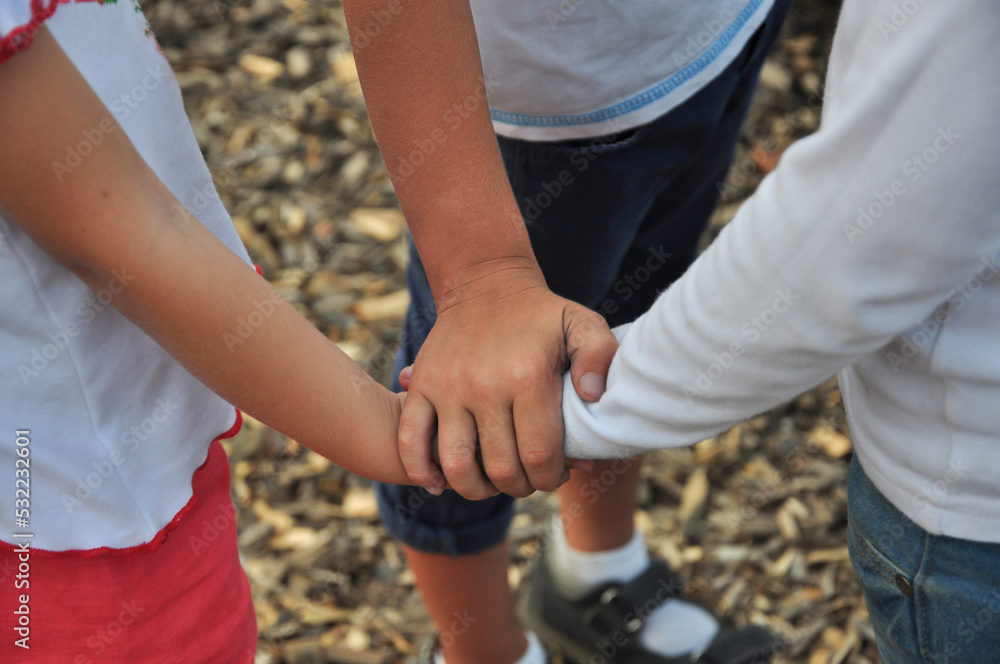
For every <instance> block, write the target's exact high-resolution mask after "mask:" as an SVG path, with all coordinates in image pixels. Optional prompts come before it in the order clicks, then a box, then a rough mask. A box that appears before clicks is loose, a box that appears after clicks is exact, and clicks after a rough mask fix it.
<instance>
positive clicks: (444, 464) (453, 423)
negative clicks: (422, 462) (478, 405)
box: [438, 408, 498, 500]
mask: <svg viewBox="0 0 1000 664" xmlns="http://www.w3.org/2000/svg"><path fill="white" fill-rule="evenodd" d="M478 437H479V436H478V432H477V431H476V420H475V419H474V418H473V417H472V414H471V413H470V412H469V411H467V410H464V409H462V408H453V409H450V410H448V411H439V412H438V455H439V456H440V458H441V470H443V471H444V474H445V477H447V478H448V484H449V485H450V486H451V488H452V489H454V490H455V491H457V492H458V493H459V494H460V495H461V496H463V497H465V498H468V499H469V500H482V499H484V498H489V497H490V496H493V495H496V494H497V493H498V492H497V488H496V487H495V486H494V485H493V484H492V483H491V482H490V481H489V479H488V478H487V477H486V475H484V474H483V471H482V468H481V467H480V465H479V458H478V456H477V453H478Z"/></svg>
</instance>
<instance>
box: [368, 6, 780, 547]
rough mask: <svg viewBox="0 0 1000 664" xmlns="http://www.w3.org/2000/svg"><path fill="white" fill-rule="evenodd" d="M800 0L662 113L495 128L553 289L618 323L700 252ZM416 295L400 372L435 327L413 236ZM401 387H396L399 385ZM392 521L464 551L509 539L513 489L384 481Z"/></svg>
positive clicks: (385, 509)
mask: <svg viewBox="0 0 1000 664" xmlns="http://www.w3.org/2000/svg"><path fill="white" fill-rule="evenodd" d="M790 4H791V0H777V2H776V3H775V6H774V8H773V9H772V10H771V12H770V15H769V16H768V18H767V19H766V20H765V22H764V24H763V25H762V26H761V28H760V29H759V30H758V31H757V32H756V33H755V34H754V36H753V38H751V39H750V40H749V42H748V43H747V45H746V47H745V48H744V49H743V52H742V53H741V54H740V55H739V56H737V57H736V58H735V59H734V61H733V62H732V63H731V64H730V65H729V67H728V68H727V69H726V70H724V71H723V72H722V73H720V74H719V76H717V77H716V78H715V79H713V80H712V81H711V82H710V83H708V84H707V85H706V86H705V87H703V88H702V89H701V90H700V91H699V92H698V93H696V94H695V95H694V96H692V97H691V98H690V99H688V100H687V101H686V102H684V103H683V104H681V105H680V106H678V107H676V108H675V109H673V110H672V111H670V112H669V113H667V114H665V115H664V116H662V117H660V118H659V119H657V120H655V121H653V122H651V123H649V124H647V125H643V126H641V127H638V128H636V129H631V130H628V131H625V132H622V133H620V134H614V135H611V136H603V137H598V138H594V139H580V140H572V141H559V142H550V143H534V142H527V141H518V140H512V139H508V138H504V137H498V139H497V140H498V141H499V143H500V151H501V154H502V156H503V160H504V164H505V166H506V169H507V175H508V177H509V179H510V183H511V187H512V189H513V191H514V195H515V197H516V199H517V201H518V204H519V205H520V207H521V214H522V216H523V217H524V219H525V223H526V225H527V229H528V235H529V236H530V238H531V244H532V247H533V248H534V251H535V256H536V257H537V258H538V262H539V265H540V266H541V268H542V273H543V274H544V275H545V280H546V282H547V284H548V286H549V288H550V289H552V291H553V292H555V293H557V294H559V295H561V296H563V297H566V298H568V299H571V300H574V301H576V302H579V303H581V304H584V305H586V306H588V307H591V308H592V309H594V310H596V311H598V312H600V313H601V314H603V315H604V317H605V318H607V320H608V323H609V324H611V325H612V326H615V325H619V324H621V323H627V322H629V321H632V320H634V319H635V318H637V317H638V316H639V315H640V314H642V313H644V312H645V311H646V310H647V309H649V307H650V306H651V305H652V304H653V301H654V300H655V299H656V297H657V295H659V294H660V293H661V292H662V291H663V290H665V289H666V288H667V287H668V286H669V285H670V284H671V283H672V282H673V281H674V280H675V279H677V277H679V276H681V274H683V273H684V271H685V270H686V269H687V268H688V266H689V265H690V264H691V261H693V260H694V258H695V255H696V252H697V245H698V239H699V237H700V236H701V233H702V231H703V230H704V228H705V225H706V223H707V221H708V218H709V216H710V215H711V213H712V210H713V209H714V208H715V203H716V200H717V198H718V192H719V187H720V185H721V183H722V182H724V181H725V177H726V173H727V171H728V169H729V164H730V161H731V160H732V154H733V149H734V147H735V145H736V141H737V139H738V138H739V132H740V127H741V126H742V124H743V119H744V117H745V116H746V112H747V109H748V108H749V106H750V101H751V99H752V97H753V91H754V88H755V86H756V82H757V77H758V74H759V72H760V68H761V67H762V66H763V64H764V60H765V58H766V56H767V54H768V52H769V51H770V50H771V46H772V45H773V44H774V41H775V39H776V38H777V36H778V33H779V31H780V29H781V24H782V22H783V21H784V17H785V14H786V13H787V11H788V7H789V5H790ZM407 286H408V288H409V290H410V295H411V302H410V309H409V311H408V312H407V316H406V320H405V321H404V325H403V333H402V342H401V348H400V352H399V356H398V357H397V361H396V367H395V369H394V371H393V376H394V380H395V376H398V374H399V371H400V370H401V369H402V368H403V367H405V366H407V365H409V364H412V363H413V360H414V358H416V355H417V351H418V350H419V348H420V346H421V344H422V343H423V342H424V339H426V338H427V334H428V332H429V331H430V328H431V326H432V325H433V324H434V318H435V314H434V301H433V298H432V296H431V290H430V287H429V285H428V283H427V275H426V274H425V273H424V270H423V266H422V264H421V263H420V257H419V256H418V255H417V252H416V250H415V249H414V247H413V244H412V243H411V244H410V265H409V267H408V268H407ZM394 388H395V389H397V390H398V389H399V385H398V384H396V385H395V386H394ZM377 493H378V501H379V512H380V515H381V518H382V523H383V525H384V526H385V528H386V529H387V530H388V531H389V532H390V533H391V534H392V535H393V536H394V537H396V538H397V539H399V540H401V541H402V542H404V543H405V544H407V545H408V546H411V547H413V548H415V549H418V550H421V551H426V552H431V553H448V554H451V555H455V556H460V555H466V554H472V553H477V552H479V551H483V550H485V549H488V548H490V547H492V546H494V545H496V544H498V543H499V542H501V541H502V540H503V539H504V537H505V536H506V533H507V527H508V525H509V524H510V520H511V518H512V516H513V498H511V497H510V496H506V495H499V496H494V497H493V498H490V499H487V500H484V501H479V502H472V501H468V500H466V499H464V498H462V497H461V496H459V495H458V494H456V493H454V492H452V491H446V492H445V493H444V494H443V495H441V496H439V497H435V496H432V495H431V494H429V493H427V492H426V491H424V490H423V489H419V488H415V487H405V486H397V485H385V484H383V485H379V487H378V492H377Z"/></svg>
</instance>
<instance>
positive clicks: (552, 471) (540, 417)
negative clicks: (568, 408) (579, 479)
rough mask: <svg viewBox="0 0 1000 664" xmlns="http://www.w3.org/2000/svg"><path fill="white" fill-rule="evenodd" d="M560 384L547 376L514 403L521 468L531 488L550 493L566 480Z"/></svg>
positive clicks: (553, 377) (515, 427)
mask: <svg viewBox="0 0 1000 664" xmlns="http://www.w3.org/2000/svg"><path fill="white" fill-rule="evenodd" d="M561 403H562V389H561V381H560V380H559V378H558V376H555V375H553V376H551V377H550V378H548V379H545V380H542V381H540V382H538V383H536V384H535V385H533V386H531V387H529V388H527V389H526V390H525V391H524V392H523V394H521V395H519V396H518V397H517V398H516V400H515V401H514V430H515V432H516V436H517V445H518V450H519V453H520V456H521V465H522V466H524V470H525V472H527V473H528V481H529V482H530V483H531V486H533V487H534V488H536V489H538V490H540V491H552V490H554V489H556V488H558V487H559V486H560V485H561V484H563V483H564V482H565V481H566V480H568V479H569V471H568V470H566V467H565V459H564V457H563V427H562V411H561V408H560V405H561Z"/></svg>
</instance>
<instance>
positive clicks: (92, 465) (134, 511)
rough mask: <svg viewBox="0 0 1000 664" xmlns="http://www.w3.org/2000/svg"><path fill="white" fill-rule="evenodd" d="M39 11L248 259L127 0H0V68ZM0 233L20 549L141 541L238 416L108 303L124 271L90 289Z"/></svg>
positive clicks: (0, 363) (124, 126)
mask: <svg viewBox="0 0 1000 664" xmlns="http://www.w3.org/2000/svg"><path fill="white" fill-rule="evenodd" d="M57 6H58V9H56V7H57ZM51 10H56V11H55V14H54V15H53V16H52V17H51V18H49V19H48V20H46V21H45V26H46V27H47V28H48V30H49V31H50V32H51V33H52V35H53V36H54V37H55V39H56V41H57V42H58V43H59V45H60V47H61V48H62V49H63V51H65V52H66V54H67V55H68V56H69V58H70V59H71V60H72V62H73V64H74V65H75V66H76V68H77V69H78V70H79V71H80V73H81V74H82V75H83V77H84V78H85V79H86V81H87V82H88V83H89V84H90V86H91V88H93V90H94V92H95V93H96V94H97V95H98V97H99V98H100V99H101V101H103V102H104V105H105V106H106V107H107V109H108V118H114V119H115V120H116V121H117V122H118V124H119V125H120V126H121V130H124V131H125V133H126V134H127V135H128V138H129V140H131V142H132V144H133V145H134V146H135V148H136V150H137V151H138V152H139V154H140V155H141V156H142V157H143V158H144V159H145V161H146V163H147V164H148V165H149V166H150V168H152V170H153V171H154V172H155V173H156V175H157V176H158V177H159V178H160V180H162V181H163V183H164V184H165V185H166V186H167V188H168V189H169V190H170V191H171V193H173V195H174V196H175V197H176V198H177V199H178V200H179V201H181V202H182V203H183V204H184V205H185V206H186V207H187V208H188V210H189V211H191V213H192V214H193V215H194V216H195V217H197V218H198V219H199V220H200V221H201V222H202V223H203V224H204V225H205V226H206V227H208V229H209V230H210V231H212V232H213V233H214V234H215V235H216V236H218V237H219V238H220V239H221V240H222V241H223V242H224V243H225V244H226V245H227V246H228V247H229V248H230V249H232V250H233V251H234V252H235V253H236V254H237V255H239V256H240V257H241V258H243V259H244V260H246V261H247V262H248V263H249V258H248V256H247V254H246V251H245V250H244V249H243V246H242V244H241V243H240V240H239V236H238V235H237V233H236V231H235V229H234V227H233V223H232V220H231V219H230V217H229V215H228V214H227V212H226V210H225V209H224V208H223V206H222V203H221V201H220V200H219V197H218V195H217V193H216V191H215V188H214V186H213V184H212V176H211V174H210V173H209V171H208V168H207V166H206V165H205V162H204V159H203V158H202V155H201V151H200V149H199V147H198V143H197V141H196V140H195V137H194V134H193V132H192V131H191V125H190V123H189V122H188V119H187V116H186V115H185V112H184V107H183V105H182V103H181V95H180V88H179V87H178V85H177V80H176V79H175V78H174V75H173V72H172V71H171V69H170V65H169V64H168V63H167V61H166V59H165V58H164V56H163V54H162V53H161V52H160V50H159V46H158V45H157V43H156V40H155V39H154V38H153V36H152V34H151V33H150V32H149V31H148V26H147V25H146V21H145V18H144V17H143V15H142V13H141V12H139V11H138V6H137V5H134V3H133V2H130V1H129V0H119V2H117V3H110V2H105V3H104V4H99V3H97V2H79V3H59V4H58V5H57V3H56V2H52V3H51V4H46V3H41V2H35V3H31V2H29V1H28V0H0V39H2V42H0V67H3V66H4V60H6V58H7V57H14V58H17V57H20V56H18V55H16V54H14V55H11V54H12V53H14V52H15V51H17V50H18V49H21V48H23V47H24V46H25V43H24V41H23V39H21V38H19V37H18V35H26V34H31V33H32V30H31V29H30V26H31V25H32V24H36V25H37V24H39V23H40V22H41V21H42V20H43V19H44V18H45V17H46V16H47V15H48V14H50V13H51ZM26 26H27V27H26ZM0 121H2V120H0ZM110 126H111V124H110V122H109V123H107V124H105V123H101V124H99V125H98V126H97V127H95V128H93V130H92V131H90V132H87V133H85V135H81V136H80V141H79V143H77V144H76V145H69V146H67V147H66V154H65V155H63V156H62V158H61V159H60V160H59V161H58V162H53V164H52V167H53V171H52V174H51V175H52V179H51V189H52V195H53V196H57V195H59V181H60V179H65V178H71V177H73V175H74V169H76V168H77V167H79V166H80V164H81V163H85V162H84V160H85V159H86V156H87V154H89V153H90V152H91V151H92V150H94V149H99V147H100V145H99V143H100V141H101V140H102V136H103V132H105V131H108V129H107V128H108V127H110ZM121 130H117V129H116V131H121ZM0 235H2V239H0V280H2V282H3V288H0V404H2V406H0V466H2V467H4V468H6V469H9V472H10V473H11V477H13V472H14V467H15V449H16V447H15V431H19V430H27V431H29V432H30V434H29V438H30V441H31V442H30V445H29V447H30V460H31V462H30V463H31V496H30V526H29V529H30V531H31V532H32V533H33V534H34V538H33V539H32V542H31V544H32V548H37V549H46V550H50V551H67V550H74V549H81V550H86V549H96V548H101V547H111V548H123V547H131V546H135V545H140V544H144V543H146V542H149V541H151V540H152V539H153V538H154V537H155V536H156V534H157V532H159V531H160V530H161V529H163V528H164V527H165V526H166V525H167V524H168V523H170V521H171V520H172V519H173V518H174V516H175V515H176V514H177V513H178V511H180V510H181V508H182V507H184V506H185V504H186V503H187V502H188V500H189V499H190V498H191V496H192V488H191V478H192V475H193V473H194V471H195V469H196V468H198V467H199V466H200V465H201V464H202V463H204V461H205V459H206V456H207V454H208V447H209V443H210V442H211V441H212V440H213V439H214V438H216V437H218V436H219V435H220V434H222V433H224V432H226V431H227V430H228V429H230V427H232V425H233V423H234V421H235V418H236V413H235V409H234V408H233V407H232V406H231V405H229V404H227V403H226V402H225V401H223V400H222V399H221V398H220V397H218V396H216V395H215V394H214V393H212V392H211V391H210V390H209V389H208V388H207V387H205V386H204V385H202V384H201V383H200V382H198V381H197V380H196V379H195V378H194V377H193V376H191V374H190V373H188V372H187V371H186V370H185V369H184V368H183V367H182V366H180V365H179V364H178V363H177V362H176V361H174V360H173V358H171V357H170V356H169V355H168V354H167V353H166V352H165V351H164V350H163V349H162V348H161V347H160V346H159V345H157V344H156V342H154V341H153V340H152V339H151V338H150V337H149V336H147V335H146V334H145V333H143V332H142V331H141V330H139V328H137V327H136V326H135V325H133V324H132V323H131V322H129V321H128V320H127V319H125V318H124V317H123V316H121V315H120V314H118V313H117V312H116V311H115V310H114V309H113V308H112V307H111V306H110V303H112V302H113V299H114V297H115V296H116V294H117V293H120V292H121V290H122V289H127V288H128V287H129V285H130V281H131V279H132V278H133V276H132V275H130V274H129V273H128V271H127V270H121V271H119V272H118V273H117V274H116V275H115V278H114V279H113V280H112V281H111V282H110V283H109V284H108V285H107V288H106V289H104V290H102V291H100V292H98V293H97V294H95V293H94V292H92V291H91V290H89V289H88V288H87V287H86V286H85V285H84V284H83V282H81V281H80V280H79V279H77V278H76V276H74V275H73V274H72V273H71V272H70V271H69V270H67V269H66V268H65V267H63V266H62V265H60V264H59V263H57V262H56V261H54V260H53V259H52V258H51V257H50V256H49V255H48V254H46V253H45V252H44V251H42V250H41V249H40V248H39V247H38V246H37V245H36V244H35V243H34V242H33V241H32V240H31V239H30V238H28V237H27V236H26V235H25V234H24V233H23V232H22V231H21V230H20V228H19V227H18V226H17V225H16V224H14V223H13V222H12V221H11V220H10V219H8V218H6V217H4V216H3V215H2V214H0ZM247 269H248V270H249V269H252V268H251V267H249V266H248V267H247ZM195 332H196V331H194V330H192V333H195ZM13 500H14V492H13V490H10V491H4V492H2V497H0V539H2V540H3V541H6V542H8V543H11V541H12V540H11V539H10V538H11V533H14V532H19V531H21V530H24V529H23V528H15V522H14V509H13V507H14V506H13V504H12V502H13Z"/></svg>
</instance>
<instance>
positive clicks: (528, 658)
mask: <svg viewBox="0 0 1000 664" xmlns="http://www.w3.org/2000/svg"><path fill="white" fill-rule="evenodd" d="M524 637H525V638H526V639H528V649H527V650H525V651H524V654H523V655H521V659H519V660H517V662H515V664H545V651H544V650H543V649H542V644H541V642H540V641H539V640H538V637H537V636H535V633H534V632H527V633H526V634H525V635H524ZM434 664H445V661H444V655H443V654H442V653H441V650H440V649H439V650H436V651H435V652H434Z"/></svg>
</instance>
